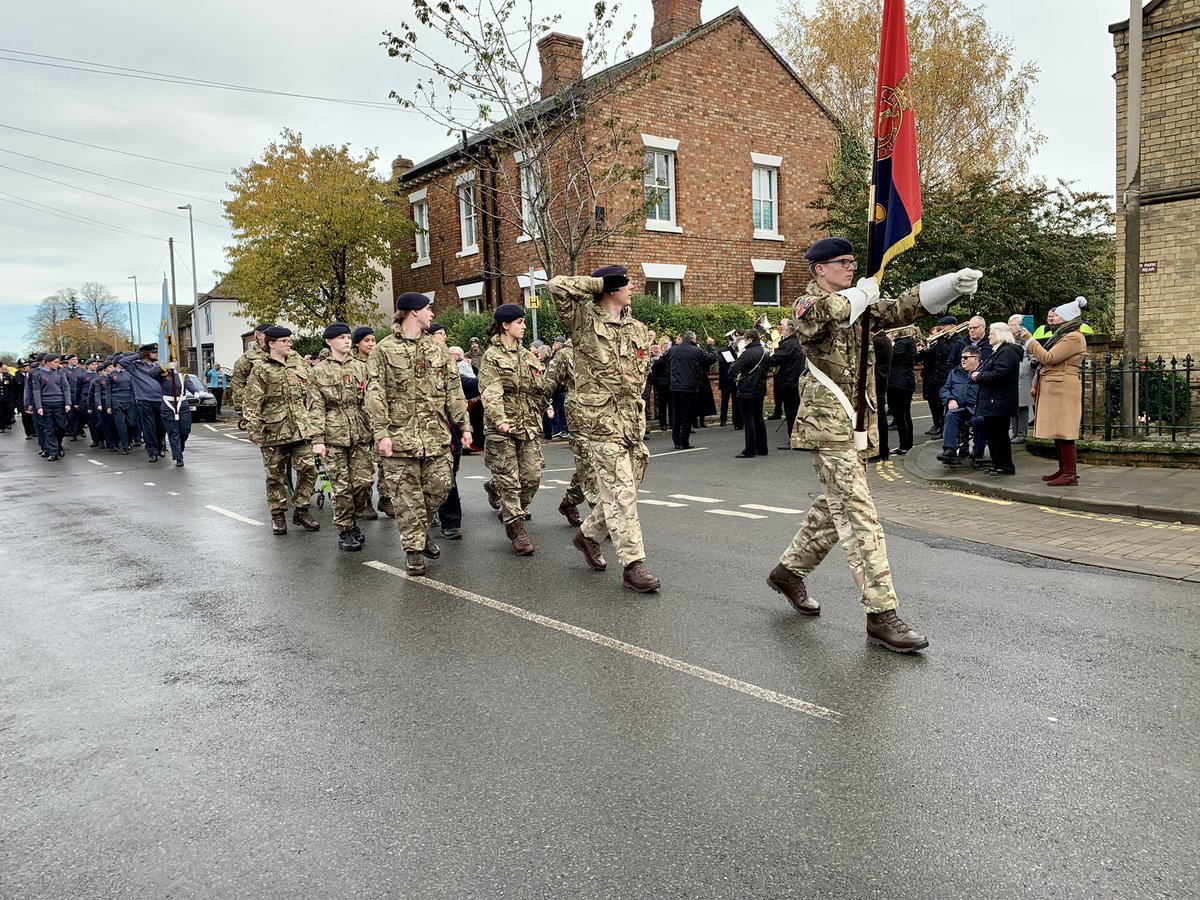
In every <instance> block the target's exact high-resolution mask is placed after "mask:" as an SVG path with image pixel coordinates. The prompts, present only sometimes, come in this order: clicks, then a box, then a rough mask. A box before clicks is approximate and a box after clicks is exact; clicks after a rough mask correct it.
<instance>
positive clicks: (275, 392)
mask: <svg viewBox="0 0 1200 900" xmlns="http://www.w3.org/2000/svg"><path fill="white" fill-rule="evenodd" d="M243 358H244V357H243ZM239 362H240V360H239ZM307 388H308V367H307V366H306V365H304V361H303V360H302V359H301V358H300V354H298V353H292V354H290V355H289V356H288V360H287V362H285V363H281V362H278V361H277V360H275V359H272V358H271V356H270V354H267V353H262V354H261V355H260V358H259V359H258V360H257V361H256V362H255V363H254V365H253V367H252V368H251V370H250V374H249V376H248V377H247V378H246V386H245V398H244V401H243V403H242V415H243V416H245V418H246V431H247V432H249V434H250V436H251V437H252V438H255V439H256V440H257V441H258V442H259V447H260V449H261V450H262V457H263V468H264V469H265V470H266V473H267V506H268V507H269V508H270V510H271V512H272V513H277V512H284V511H285V510H286V509H287V464H288V460H289V459H290V460H291V463H292V472H293V473H294V474H295V476H296V485H295V487H294V488H293V490H292V504H293V505H294V506H295V508H296V509H298V510H300V509H308V503H309V500H311V499H312V492H313V487H314V485H316V482H317V466H316V463H314V462H313V453H312V438H313V434H314V432H313V428H312V425H311V423H310V422H309V419H308V410H307V409H306V408H305V393H306V391H307Z"/></svg>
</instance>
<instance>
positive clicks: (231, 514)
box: [204, 504, 263, 526]
mask: <svg viewBox="0 0 1200 900" xmlns="http://www.w3.org/2000/svg"><path fill="white" fill-rule="evenodd" d="M204 508H205V509H211V510H212V511H213V512H215V513H220V514H221V515H223V516H228V517H229V518H231V519H234V520H236V521H238V522H245V523H246V524H247V525H258V526H261V525H262V524H263V523H262V522H256V521H255V520H254V519H247V518H246V517H245V516H239V515H238V514H237V513H235V512H230V511H229V510H227V509H222V508H221V507H219V506H213V505H211V504H208V505H206V506H205V507H204Z"/></svg>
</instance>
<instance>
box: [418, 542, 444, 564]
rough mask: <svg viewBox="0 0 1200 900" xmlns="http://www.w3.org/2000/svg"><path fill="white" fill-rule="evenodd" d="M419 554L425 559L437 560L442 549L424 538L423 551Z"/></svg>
mask: <svg viewBox="0 0 1200 900" xmlns="http://www.w3.org/2000/svg"><path fill="white" fill-rule="evenodd" d="M421 553H422V555H423V556H424V557H425V558H426V559H438V558H439V557H440V556H441V555H442V548H441V547H439V546H438V545H437V544H435V543H434V542H433V541H431V540H430V539H429V538H425V549H424V550H422V551H421Z"/></svg>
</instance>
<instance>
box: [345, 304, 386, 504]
mask: <svg viewBox="0 0 1200 900" xmlns="http://www.w3.org/2000/svg"><path fill="white" fill-rule="evenodd" d="M350 347H351V352H352V353H353V355H354V358H355V359H357V360H359V361H360V362H362V363H363V365H366V362H367V360H368V359H370V358H371V354H372V353H373V352H374V351H375V329H373V328H370V327H368V326H366V325H360V326H359V327H358V328H355V329H354V334H352V335H351V336H350ZM371 463H372V465H374V466H375V470H376V472H377V473H378V484H379V512H376V511H375V507H374V506H373V505H372V504H371V491H366V492H365V493H363V494H360V495H359V496H358V498H357V502H358V504H359V506H358V509H357V510H355V517H356V518H359V519H378V518H379V513H383V514H384V515H385V516H387V517H388V518H389V519H394V518H396V509H395V507H394V506H392V498H391V496H390V495H389V494H388V488H387V474H386V473H385V472H384V471H383V457H381V456H380V455H379V451H377V450H376V449H375V446H374V442H372V445H371Z"/></svg>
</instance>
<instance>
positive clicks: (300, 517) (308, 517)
mask: <svg viewBox="0 0 1200 900" xmlns="http://www.w3.org/2000/svg"><path fill="white" fill-rule="evenodd" d="M292 524H293V525H299V526H300V527H301V528H303V529H304V530H305V531H320V530H321V523H320V522H318V521H317V520H316V519H314V518H313V517H312V513H310V512H309V511H308V507H307V506H305V507H303V508H301V507H296V510H295V512H293V513H292Z"/></svg>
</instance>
